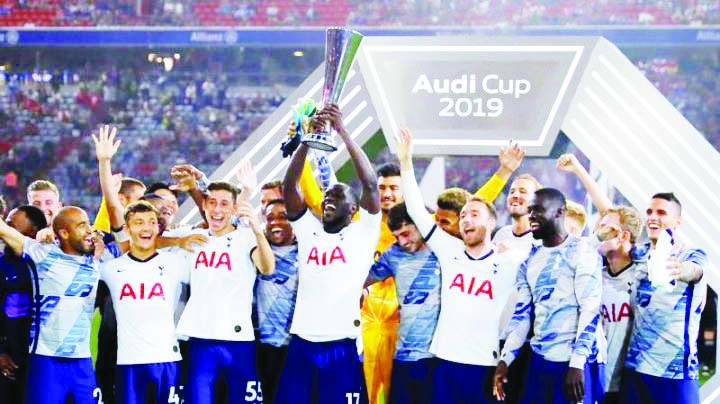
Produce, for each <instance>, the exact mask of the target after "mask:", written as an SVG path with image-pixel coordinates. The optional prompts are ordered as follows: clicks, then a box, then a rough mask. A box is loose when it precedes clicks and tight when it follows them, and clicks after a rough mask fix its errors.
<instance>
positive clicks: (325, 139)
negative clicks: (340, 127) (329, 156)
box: [301, 132, 337, 152]
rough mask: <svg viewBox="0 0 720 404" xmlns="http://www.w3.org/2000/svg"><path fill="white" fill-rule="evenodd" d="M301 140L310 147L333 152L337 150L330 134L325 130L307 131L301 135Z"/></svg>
mask: <svg viewBox="0 0 720 404" xmlns="http://www.w3.org/2000/svg"><path fill="white" fill-rule="evenodd" d="M301 142H303V143H304V144H306V145H308V147H310V148H313V149H318V150H322V151H325V152H334V151H336V150H337V147H335V142H334V141H333V139H332V137H331V134H329V133H325V132H320V133H307V134H305V135H304V136H303V137H302V140H301Z"/></svg>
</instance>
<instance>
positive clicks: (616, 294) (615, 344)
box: [600, 262, 645, 392]
mask: <svg viewBox="0 0 720 404" xmlns="http://www.w3.org/2000/svg"><path fill="white" fill-rule="evenodd" d="M638 265H645V264H644V263H637V262H633V263H632V264H631V265H630V266H629V267H627V268H625V269H624V270H623V271H622V272H620V273H619V274H617V275H611V274H610V273H609V272H608V268H607V267H605V268H603V274H602V276H603V286H602V303H601V306H600V315H601V318H600V319H601V321H602V325H603V330H604V331H605V336H606V339H607V357H606V364H605V386H606V390H607V391H610V392H618V391H620V377H621V376H622V372H623V369H624V368H625V354H626V353H627V345H628V342H629V340H630V332H631V331H632V323H633V310H632V301H633V299H634V297H635V292H636V282H637V281H636V272H635V270H636V267H637V266H638Z"/></svg>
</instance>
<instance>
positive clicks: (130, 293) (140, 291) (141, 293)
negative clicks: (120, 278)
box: [120, 282, 165, 300]
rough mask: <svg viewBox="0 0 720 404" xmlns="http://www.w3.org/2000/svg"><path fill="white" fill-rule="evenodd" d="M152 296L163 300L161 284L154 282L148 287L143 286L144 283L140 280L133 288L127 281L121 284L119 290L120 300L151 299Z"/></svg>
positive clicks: (163, 294)
mask: <svg viewBox="0 0 720 404" xmlns="http://www.w3.org/2000/svg"><path fill="white" fill-rule="evenodd" d="M152 298H156V299H162V300H165V293H164V292H163V287H162V284H161V283H159V282H156V283H155V284H154V285H152V286H151V287H150V288H146V287H145V283H144V282H141V283H140V284H139V285H137V286H136V287H135V288H133V286H132V285H131V284H129V283H126V284H124V285H123V287H122V289H121V290H120V300H123V299H132V300H151V299H152Z"/></svg>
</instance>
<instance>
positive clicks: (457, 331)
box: [428, 228, 519, 366]
mask: <svg viewBox="0 0 720 404" xmlns="http://www.w3.org/2000/svg"><path fill="white" fill-rule="evenodd" d="M428 246H430V249H432V251H433V252H434V253H435V255H436V256H437V257H438V260H439V261H440V273H441V275H442V282H441V283H442V291H441V293H440V298H441V304H440V317H439V319H438V324H437V328H436V329H435V335H434V336H433V341H432V344H431V346H430V352H431V353H433V354H435V355H436V356H437V357H439V358H441V359H445V360H448V361H452V362H457V363H464V364H469V365H482V366H495V365H496V364H497V361H498V357H499V355H500V346H499V340H500V330H501V329H500V314H501V312H502V311H503V309H504V307H505V305H506V304H507V301H508V297H509V296H510V295H511V293H512V291H513V289H514V287H513V286H514V283H515V277H516V276H517V270H518V267H519V262H517V261H516V260H513V259H512V257H511V256H509V255H508V254H505V253H502V254H501V253H498V252H496V251H495V250H494V249H493V250H490V252H488V253H487V254H486V255H485V256H483V257H479V258H477V259H476V258H472V257H471V256H470V255H468V254H467V252H466V251H465V245H464V244H463V242H462V241H461V240H459V239H457V238H455V237H453V236H451V235H449V234H447V233H445V232H444V231H442V230H441V229H440V228H436V229H435V230H434V231H431V234H430V237H429V240H428Z"/></svg>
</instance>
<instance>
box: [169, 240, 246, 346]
mask: <svg viewBox="0 0 720 404" xmlns="http://www.w3.org/2000/svg"><path fill="white" fill-rule="evenodd" d="M194 232H197V233H198V234H204V235H206V236H208V237H209V241H208V242H207V244H205V245H202V246H200V247H197V248H196V249H195V253H194V254H192V255H191V262H190V264H191V266H192V269H191V271H190V300H188V302H187V305H186V306H185V310H184V311H183V314H182V317H181V318H180V322H179V324H178V334H180V335H182V336H188V337H194V338H203V339H214V340H220V341H253V340H254V339H255V334H254V332H253V325H252V320H251V314H252V299H253V288H254V286H255V277H256V274H257V269H256V268H255V264H254V263H253V261H252V258H251V257H250V254H251V253H252V251H253V250H254V249H255V247H256V245H257V243H256V239H255V234H254V233H253V232H252V230H250V229H249V228H246V227H238V228H237V230H235V231H233V232H230V233H228V234H226V235H224V236H213V235H212V234H210V232H209V231H208V230H196V231H194Z"/></svg>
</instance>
